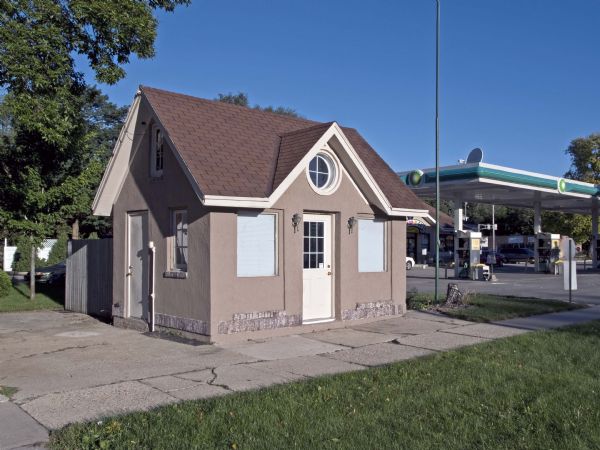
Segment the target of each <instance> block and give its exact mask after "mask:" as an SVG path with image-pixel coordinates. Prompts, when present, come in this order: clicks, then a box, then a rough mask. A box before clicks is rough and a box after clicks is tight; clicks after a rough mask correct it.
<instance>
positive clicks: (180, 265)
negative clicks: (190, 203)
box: [171, 209, 188, 272]
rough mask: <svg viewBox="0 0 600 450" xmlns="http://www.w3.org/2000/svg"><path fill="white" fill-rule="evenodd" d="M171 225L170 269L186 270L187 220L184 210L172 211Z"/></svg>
mask: <svg viewBox="0 0 600 450" xmlns="http://www.w3.org/2000/svg"><path fill="white" fill-rule="evenodd" d="M171 227H172V237H171V269H172V270H176V271H181V272H187V266H188V220H187V211H186V210H184V209H178V210H174V211H173V212H172V218H171Z"/></svg>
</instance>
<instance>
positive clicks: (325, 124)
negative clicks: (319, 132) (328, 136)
mask: <svg viewBox="0 0 600 450" xmlns="http://www.w3.org/2000/svg"><path fill="white" fill-rule="evenodd" d="M334 123H335V121H333V120H332V121H330V122H318V123H316V124H315V125H311V126H310V127H306V128H300V129H298V130H294V131H288V132H286V133H282V134H280V135H279V137H281V138H285V137H288V136H292V135H294V134H302V133H306V132H307V131H312V130H315V129H318V128H329V127H330V126H331V125H333V124H334Z"/></svg>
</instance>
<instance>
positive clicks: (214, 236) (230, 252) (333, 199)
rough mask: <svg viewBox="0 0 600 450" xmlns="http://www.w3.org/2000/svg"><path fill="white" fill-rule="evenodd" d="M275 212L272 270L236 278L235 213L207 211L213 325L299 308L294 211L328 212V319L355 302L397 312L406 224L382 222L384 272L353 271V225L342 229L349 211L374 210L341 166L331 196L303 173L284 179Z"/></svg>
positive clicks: (365, 213) (402, 291)
mask: <svg viewBox="0 0 600 450" xmlns="http://www.w3.org/2000/svg"><path fill="white" fill-rule="evenodd" d="M273 211H276V212H278V218H279V224H278V225H279V227H278V252H279V255H278V256H279V258H278V260H279V264H278V274H277V275H276V276H272V277H255V278H243V277H237V276H236V259H237V258H236V245H237V243H236V234H237V230H236V226H237V215H236V212H235V211H231V210H223V211H214V212H211V213H210V216H211V246H210V247H211V256H210V261H211V269H212V272H211V283H210V284H211V303H212V309H211V314H212V318H211V320H212V325H211V329H213V330H215V329H217V328H218V325H219V323H220V322H222V321H231V320H232V317H233V315H234V314H235V313H256V312H265V311H281V310H283V311H285V312H286V313H287V315H289V316H297V315H301V314H302V294H303V292H302V291H303V290H302V277H303V271H302V249H303V248H302V247H303V232H302V226H300V227H299V229H298V230H297V231H296V232H295V231H294V229H293V227H292V222H291V218H292V216H293V214H294V213H301V214H307V213H319V212H322V213H328V214H333V216H334V221H333V222H334V223H333V235H334V250H333V256H334V258H333V293H334V303H335V317H336V319H341V318H342V314H343V312H344V311H348V310H354V309H356V307H357V304H364V303H370V302H390V301H392V302H393V303H394V305H399V306H398V308H397V310H399V311H404V308H405V296H406V279H405V270H406V265H405V262H404V261H405V255H406V253H405V252H406V223H405V221H404V220H400V219H394V220H389V221H388V223H387V224H386V233H387V240H386V242H387V249H386V259H387V261H386V271H385V272H381V273H361V272H358V227H357V226H356V227H355V228H354V230H353V232H351V233H350V232H349V231H348V228H347V225H346V224H347V221H348V218H349V217H352V216H354V217H357V218H358V217H361V216H362V217H373V216H375V215H377V212H376V211H374V210H373V209H372V208H371V207H370V206H369V205H368V203H367V202H366V201H365V200H364V199H363V197H362V196H361V194H360V193H359V192H358V190H357V188H356V187H355V185H354V184H353V183H352V182H351V180H350V179H349V176H348V174H347V173H346V172H344V173H343V175H342V181H341V183H340V186H339V187H338V189H337V190H336V191H335V192H334V193H333V194H331V195H320V194H318V193H316V192H315V191H314V190H313V189H312V188H311V186H310V185H309V181H308V179H307V177H306V175H305V173H304V172H302V173H301V174H300V175H299V176H298V177H297V179H296V180H295V181H294V182H293V183H292V184H291V186H290V187H289V189H288V190H287V191H286V192H285V193H284V194H283V196H282V197H281V198H280V199H279V201H278V202H277V203H276V204H275V205H274V209H273Z"/></svg>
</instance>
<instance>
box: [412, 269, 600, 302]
mask: <svg viewBox="0 0 600 450" xmlns="http://www.w3.org/2000/svg"><path fill="white" fill-rule="evenodd" d="M588 267H589V266H588ZM494 273H495V275H496V278H497V280H496V281H472V280H464V279H460V280H455V279H454V278H453V277H454V269H448V270H447V271H446V270H445V269H440V281H441V282H440V290H441V292H443V293H445V292H446V289H447V286H448V283H457V284H458V286H459V288H460V289H461V290H465V291H469V292H481V293H487V294H497V295H512V296H515V297H534V298H544V299H555V300H565V301H567V300H569V293H568V291H565V290H564V289H563V276H562V275H550V274H544V273H535V272H534V271H533V267H532V266H528V267H525V265H524V264H505V265H504V267H502V268H497V269H496V270H495V271H494ZM446 276H448V278H446ZM433 279H434V269H433V267H427V268H425V269H423V268H420V267H414V268H413V269H412V270H411V271H409V272H408V273H407V289H408V290H409V291H410V290H411V289H412V290H414V289H416V290H417V291H419V292H433V290H434V283H433ZM577 288H578V289H577V290H576V291H573V295H572V298H573V301H574V302H577V303H587V304H595V305H600V271H599V270H591V269H589V268H586V270H584V266H583V264H578V267H577Z"/></svg>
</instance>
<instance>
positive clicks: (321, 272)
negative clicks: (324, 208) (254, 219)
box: [302, 214, 334, 323]
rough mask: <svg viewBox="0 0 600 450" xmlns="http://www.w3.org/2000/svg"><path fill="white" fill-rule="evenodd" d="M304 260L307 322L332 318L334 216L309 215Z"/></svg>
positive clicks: (304, 315) (305, 229) (303, 310)
mask: <svg viewBox="0 0 600 450" xmlns="http://www.w3.org/2000/svg"><path fill="white" fill-rule="evenodd" d="M303 221H304V224H303V226H304V243H303V245H304V248H303V252H302V260H303V261H302V262H303V283H302V285H303V295H302V320H303V322H305V323H306V322H319V321H327V320H331V319H332V318H333V317H334V310H333V295H332V287H333V283H332V280H333V277H332V274H333V267H332V266H333V264H332V259H333V258H332V255H331V253H332V251H331V250H332V234H331V226H332V223H331V222H332V220H331V216H330V215H325V214H305V215H304V216H303Z"/></svg>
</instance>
